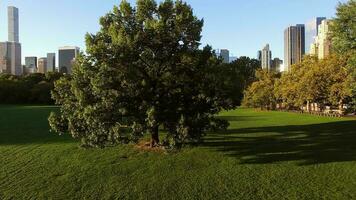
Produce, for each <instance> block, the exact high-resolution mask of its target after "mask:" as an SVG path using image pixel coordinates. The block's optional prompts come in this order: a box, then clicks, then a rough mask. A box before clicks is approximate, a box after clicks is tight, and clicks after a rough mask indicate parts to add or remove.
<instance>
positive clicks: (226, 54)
mask: <svg viewBox="0 0 356 200" xmlns="http://www.w3.org/2000/svg"><path fill="white" fill-rule="evenodd" d="M220 57H221V58H222V59H223V63H229V62H230V52H229V50H227V49H221V50H220Z"/></svg>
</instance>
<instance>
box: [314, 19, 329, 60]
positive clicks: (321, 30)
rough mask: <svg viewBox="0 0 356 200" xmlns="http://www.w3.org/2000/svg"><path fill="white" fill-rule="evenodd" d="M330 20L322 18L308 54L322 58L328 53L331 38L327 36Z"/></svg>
mask: <svg viewBox="0 0 356 200" xmlns="http://www.w3.org/2000/svg"><path fill="white" fill-rule="evenodd" d="M330 23H331V21H330V20H327V19H325V20H323V21H322V22H321V24H320V25H319V27H318V35H317V37H316V38H315V42H314V43H313V44H312V45H311V48H310V54H311V55H315V56H317V57H318V58H319V59H323V58H325V57H327V56H329V55H330V51H331V39H330V37H329V26H330Z"/></svg>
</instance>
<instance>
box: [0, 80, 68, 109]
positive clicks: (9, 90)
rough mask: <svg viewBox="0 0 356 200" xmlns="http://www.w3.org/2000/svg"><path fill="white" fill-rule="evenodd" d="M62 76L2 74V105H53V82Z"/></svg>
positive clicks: (0, 85)
mask: <svg viewBox="0 0 356 200" xmlns="http://www.w3.org/2000/svg"><path fill="white" fill-rule="evenodd" d="M60 76H62V75H61V74H59V73H47V74H29V75H25V76H14V75H9V74H0V103H1V104H29V103H31V104H53V100H52V99H51V90H52V89H53V82H54V81H56V80H57V79H59V78H60Z"/></svg>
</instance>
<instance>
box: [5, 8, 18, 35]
mask: <svg viewBox="0 0 356 200" xmlns="http://www.w3.org/2000/svg"><path fill="white" fill-rule="evenodd" d="M7 17H8V40H9V42H19V9H18V8H16V7H13V6H9V7H8V8H7Z"/></svg>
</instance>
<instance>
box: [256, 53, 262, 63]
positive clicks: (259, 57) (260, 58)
mask: <svg viewBox="0 0 356 200" xmlns="http://www.w3.org/2000/svg"><path fill="white" fill-rule="evenodd" d="M257 60H259V61H260V62H261V60H262V51H257Z"/></svg>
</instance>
